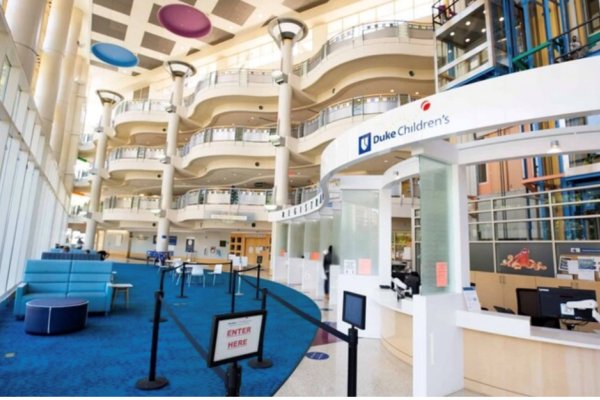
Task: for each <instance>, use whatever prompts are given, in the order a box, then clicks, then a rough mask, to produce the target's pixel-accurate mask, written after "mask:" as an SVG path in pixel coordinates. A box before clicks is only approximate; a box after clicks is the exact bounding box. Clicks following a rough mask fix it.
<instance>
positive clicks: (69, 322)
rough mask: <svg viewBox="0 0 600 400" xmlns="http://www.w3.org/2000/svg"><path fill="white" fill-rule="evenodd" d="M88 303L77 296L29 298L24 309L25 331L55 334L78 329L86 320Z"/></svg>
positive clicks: (35, 333) (36, 333) (82, 326)
mask: <svg viewBox="0 0 600 400" xmlns="http://www.w3.org/2000/svg"><path fill="white" fill-rule="evenodd" d="M88 304H89V301H87V300H86V299H77V298H68V299H67V298H47V299H37V300H31V301H30V302H28V303H27V308H26V310H25V332H27V333H30V334H34V335H56V334H60V333H70V332H75V331H79V330H81V329H83V328H84V327H85V323H86V322H87V314H88Z"/></svg>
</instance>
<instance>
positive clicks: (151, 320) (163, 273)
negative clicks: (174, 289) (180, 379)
mask: <svg viewBox="0 0 600 400" xmlns="http://www.w3.org/2000/svg"><path fill="white" fill-rule="evenodd" d="M165 272H167V271H166V270H164V269H163V270H162V271H160V286H159V289H158V291H159V292H160V293H162V294H161V296H162V295H164V285H165ZM167 321H168V320H167V319H166V318H160V319H159V320H158V322H167ZM150 322H154V318H150Z"/></svg>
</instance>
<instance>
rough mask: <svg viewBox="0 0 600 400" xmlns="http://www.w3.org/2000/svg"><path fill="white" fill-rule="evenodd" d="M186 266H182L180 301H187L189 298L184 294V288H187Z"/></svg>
mask: <svg viewBox="0 0 600 400" xmlns="http://www.w3.org/2000/svg"><path fill="white" fill-rule="evenodd" d="M185 264H186V263H183V265H182V266H181V294H180V295H179V296H177V298H178V299H187V296H185V295H184V294H183V288H184V286H185Z"/></svg>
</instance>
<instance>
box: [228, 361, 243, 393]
mask: <svg viewBox="0 0 600 400" xmlns="http://www.w3.org/2000/svg"><path fill="white" fill-rule="evenodd" d="M241 386H242V367H240V366H239V365H238V363H237V361H236V362H233V363H231V364H229V365H228V366H227V397H240V387H241Z"/></svg>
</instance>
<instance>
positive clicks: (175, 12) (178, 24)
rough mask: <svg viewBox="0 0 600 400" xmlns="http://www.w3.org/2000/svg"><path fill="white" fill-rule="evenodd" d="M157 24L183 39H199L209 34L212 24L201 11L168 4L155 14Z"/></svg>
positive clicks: (181, 5) (185, 6) (186, 6)
mask: <svg viewBox="0 0 600 400" xmlns="http://www.w3.org/2000/svg"><path fill="white" fill-rule="evenodd" d="M157 17H158V22H160V24H161V25H162V26H164V27H165V29H167V30H168V31H169V32H171V33H174V34H175V35H177V36H182V37H185V38H194V39H197V38H201V37H203V36H206V35H208V34H209V33H210V31H211V29H212V24H211V23H210V19H208V17H207V16H206V14H204V13H203V12H202V11H200V10H198V9H197V8H194V7H192V6H188V5H186V4H168V5H166V6H163V7H161V8H160V9H159V10H158V13H157Z"/></svg>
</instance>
